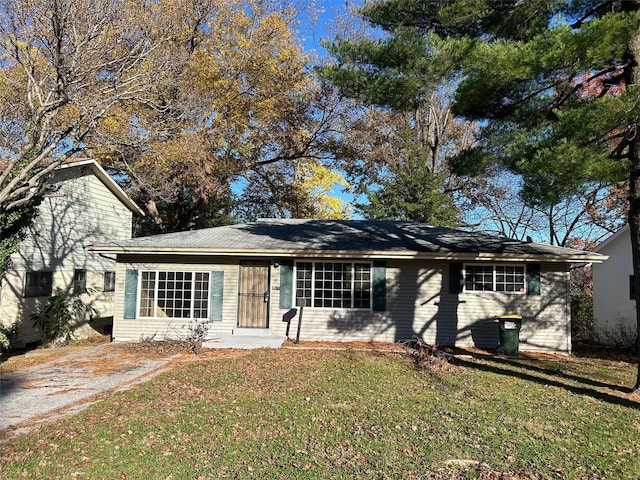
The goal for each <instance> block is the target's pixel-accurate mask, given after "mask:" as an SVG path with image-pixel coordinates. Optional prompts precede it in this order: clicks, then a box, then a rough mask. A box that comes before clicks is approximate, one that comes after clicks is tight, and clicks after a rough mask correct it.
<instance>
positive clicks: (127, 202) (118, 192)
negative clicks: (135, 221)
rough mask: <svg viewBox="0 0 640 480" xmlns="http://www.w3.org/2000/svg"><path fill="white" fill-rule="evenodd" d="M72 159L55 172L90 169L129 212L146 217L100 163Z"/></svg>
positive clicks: (90, 160)
mask: <svg viewBox="0 0 640 480" xmlns="http://www.w3.org/2000/svg"><path fill="white" fill-rule="evenodd" d="M72 160H73V159H70V160H69V161H68V162H65V163H63V164H61V165H60V166H59V167H57V168H56V170H55V171H62V170H66V169H71V168H80V167H88V168H90V169H91V171H92V173H93V174H94V175H95V176H96V177H97V178H98V179H99V180H100V181H101V182H102V183H103V184H104V185H105V186H106V187H107V188H108V189H109V190H110V191H111V192H112V193H113V194H114V195H115V196H116V197H118V200H120V201H121V202H122V204H123V205H124V206H126V207H127V208H128V209H129V210H131V211H132V212H133V213H135V214H136V215H141V216H144V212H143V211H142V209H141V208H140V207H139V206H138V205H137V204H136V203H135V202H134V201H133V200H131V198H130V197H129V195H127V194H126V193H125V191H124V190H122V188H120V185H118V184H117V183H116V182H115V181H114V180H113V178H111V176H110V175H109V174H108V173H107V172H106V171H105V170H104V169H103V168H102V167H101V166H100V164H99V163H98V162H96V161H95V160H92V159H82V160H76V161H72Z"/></svg>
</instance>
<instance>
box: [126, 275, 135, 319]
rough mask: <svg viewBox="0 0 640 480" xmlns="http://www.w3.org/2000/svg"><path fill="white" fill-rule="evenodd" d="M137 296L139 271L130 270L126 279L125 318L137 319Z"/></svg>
mask: <svg viewBox="0 0 640 480" xmlns="http://www.w3.org/2000/svg"><path fill="white" fill-rule="evenodd" d="M137 295H138V270H134V269H129V268H128V269H127V272H126V276H125V279H124V318H126V319H132V318H136V307H137V304H138V299H137Z"/></svg>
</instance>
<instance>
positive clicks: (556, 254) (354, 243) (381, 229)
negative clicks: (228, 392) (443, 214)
mask: <svg viewBox="0 0 640 480" xmlns="http://www.w3.org/2000/svg"><path fill="white" fill-rule="evenodd" d="M89 250H93V251H98V252H104V253H119V254H144V255H155V254H176V255H243V256H258V257H259V256H262V257H294V256H298V257H300V256H314V257H325V258H329V257H331V258H347V257H358V258H430V259H460V260H466V261H472V260H485V259H501V260H512V261H517V260H519V261H525V260H538V261H550V262H572V263H573V262H600V261H603V260H606V258H607V257H605V256H602V255H599V254H594V253H592V252H585V251H582V250H574V249H570V248H563V247H554V246H551V245H544V244H540V243H528V242H522V241H518V240H512V239H507V238H502V237H497V236H492V235H487V234H482V233H474V232H466V231H462V230H455V229H451V228H443V227H431V226H429V225H425V224H420V223H412V222H392V221H374V220H343V221H335V220H259V221H257V222H254V223H246V224H238V225H229V226H223V227H214V228H207V229H202V230H193V231H188V232H179V233H168V234H163V235H153V236H149V237H140V238H133V239H131V240H124V241H119V242H112V243H108V244H104V245H95V246H91V247H89Z"/></svg>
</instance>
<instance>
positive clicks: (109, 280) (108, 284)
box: [102, 272, 116, 292]
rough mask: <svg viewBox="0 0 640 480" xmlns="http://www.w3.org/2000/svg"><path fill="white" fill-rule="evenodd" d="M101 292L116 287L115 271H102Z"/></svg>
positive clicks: (110, 290)
mask: <svg viewBox="0 0 640 480" xmlns="http://www.w3.org/2000/svg"><path fill="white" fill-rule="evenodd" d="M103 280H104V283H103V287H102V291H103V292H113V291H114V290H115V289H116V272H104V278H103Z"/></svg>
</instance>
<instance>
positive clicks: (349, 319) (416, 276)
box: [89, 220, 605, 352]
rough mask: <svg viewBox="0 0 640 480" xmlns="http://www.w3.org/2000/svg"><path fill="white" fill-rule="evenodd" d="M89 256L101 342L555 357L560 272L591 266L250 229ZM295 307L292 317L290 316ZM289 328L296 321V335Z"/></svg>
mask: <svg viewBox="0 0 640 480" xmlns="http://www.w3.org/2000/svg"><path fill="white" fill-rule="evenodd" d="M89 250H91V251H95V252H101V253H103V254H106V255H117V262H118V263H117V272H118V279H117V282H116V311H115V314H114V326H113V338H114V340H115V341H129V340H138V339H141V338H156V339H164V338H169V337H175V336H179V335H181V334H182V335H184V332H185V328H186V329H188V328H189V325H193V324H194V322H207V323H208V327H209V333H210V334H211V335H213V336H216V335H217V336H223V335H229V334H232V333H233V334H236V333H238V334H245V333H246V331H247V330H248V329H251V331H252V332H262V333H266V334H269V333H271V334H273V335H276V336H282V335H284V334H285V333H286V332H287V331H289V330H288V327H289V326H292V330H291V331H290V336H295V335H293V334H292V332H296V333H297V330H298V327H300V338H301V339H302V340H334V341H335V340H338V341H352V340H360V341H386V342H394V341H401V340H410V339H411V338H412V337H415V336H420V337H422V338H423V339H424V340H425V341H426V342H428V343H431V344H437V345H455V346H461V347H465V346H476V347H480V348H495V347H497V345H498V338H499V331H498V325H497V323H496V316H498V315H504V314H519V315H522V316H523V322H522V330H521V331H520V339H521V341H523V342H526V345H523V347H522V348H523V349H526V350H546V351H556V352H557V351H559V352H569V351H570V350H571V328H570V327H571V321H570V308H569V307H570V306H569V268H570V265H571V264H572V263H586V262H599V261H602V260H604V258H605V257H602V256H601V255H599V254H594V253H591V252H585V251H581V250H573V249H569V248H562V247H555V246H550V245H542V244H537V243H529V242H520V241H517V240H512V239H506V238H501V237H495V236H490V235H484V234H480V233H473V232H465V231H461V230H454V229H450V228H439V227H431V226H428V225H424V224H419V223H411V222H389V221H368V220H353V221H328V220H327V221H323V220H261V221H258V222H255V223H248V224H241V225H231V226H224V227H216V228H208V229H203V230H195V231H190V232H180V233H171V234H165V235H155V236H149V237H142V238H136V239H132V240H125V241H120V242H118V241H114V242H110V243H108V244H102V245H95V246H92V247H89ZM301 305H302V306H303V307H304V308H303V315H301V310H300V306H301ZM301 317H303V318H302V321H301Z"/></svg>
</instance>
